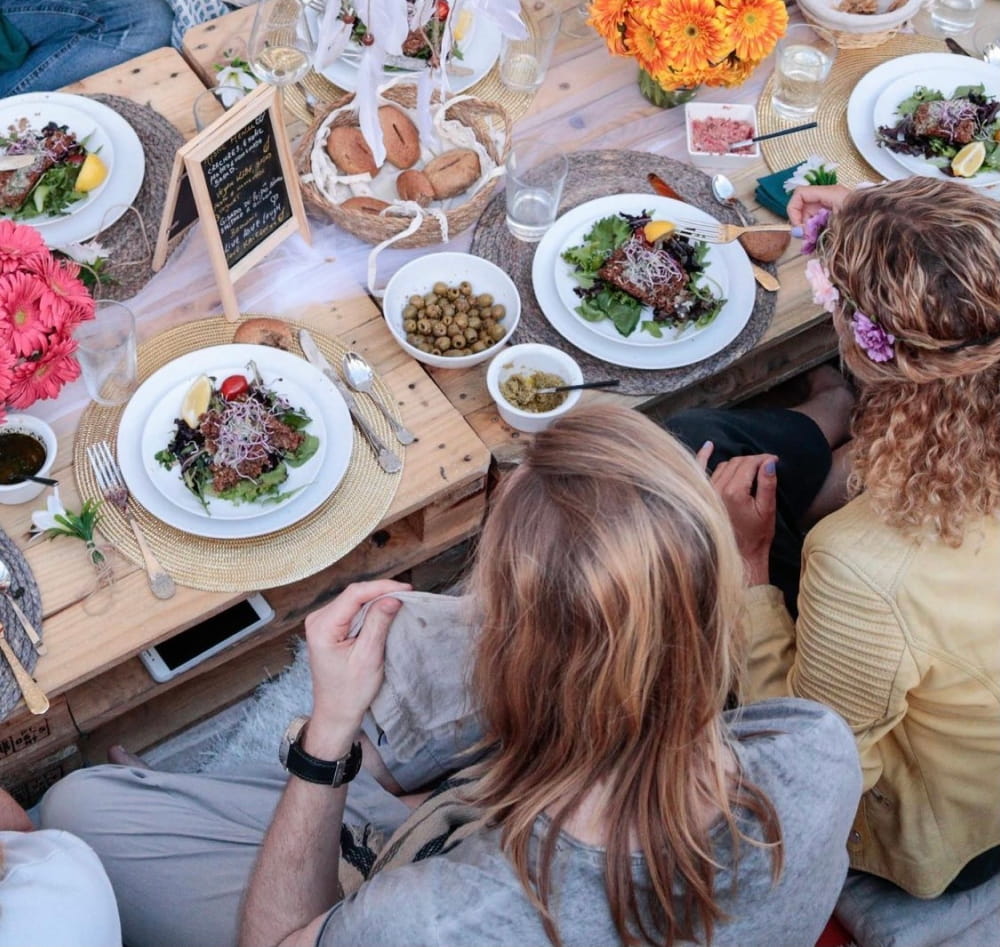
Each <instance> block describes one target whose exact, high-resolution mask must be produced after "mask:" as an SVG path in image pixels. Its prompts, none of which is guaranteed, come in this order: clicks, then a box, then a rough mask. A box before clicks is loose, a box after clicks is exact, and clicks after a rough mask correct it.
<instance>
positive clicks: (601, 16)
mask: <svg viewBox="0 0 1000 947" xmlns="http://www.w3.org/2000/svg"><path fill="white" fill-rule="evenodd" d="M629 2H630V0H593V2H592V3H591V4H590V17H589V19H588V20H587V22H588V23H589V24H590V25H591V26H592V27H593V28H594V29H595V30H597V32H598V33H600V34H601V36H603V37H604V39H605V40H606V41H607V44H608V49H610V50H611V52H613V53H616V54H618V55H619V56H624V55H626V54H627V52H628V50H627V49H626V47H625V37H624V34H625V18H626V15H627V9H628V6H629Z"/></svg>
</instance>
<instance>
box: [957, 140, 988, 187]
mask: <svg viewBox="0 0 1000 947" xmlns="http://www.w3.org/2000/svg"><path fill="white" fill-rule="evenodd" d="M985 160H986V145H985V144H983V142H981V141H970V142H969V144H967V145H966V146H965V147H964V148H963V149H962V150H961V151H960V152H959V153H958V154H957V155H955V157H954V158H952V159H951V170H952V173H953V174H954V175H955V176H956V177H960V178H971V177H972V175H974V174H975V173H976V172H977V171H978V170H979V169H980V168H981V167H982V166H983V162H984V161H985Z"/></svg>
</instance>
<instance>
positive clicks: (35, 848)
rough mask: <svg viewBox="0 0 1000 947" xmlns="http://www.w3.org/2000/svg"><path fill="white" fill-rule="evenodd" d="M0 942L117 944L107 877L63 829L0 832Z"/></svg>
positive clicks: (13, 946)
mask: <svg viewBox="0 0 1000 947" xmlns="http://www.w3.org/2000/svg"><path fill="white" fill-rule="evenodd" d="M0 851H2V855H3V868H2V871H0V947H26V945H28V944H30V945H32V947H121V942H122V930H121V923H120V921H119V920H118V905H117V903H116V901H115V893H114V891H113V890H112V888H111V882H110V881H108V876H107V875H106V874H105V872H104V867H103V866H102V865H101V862H100V859H99V858H98V857H97V855H96V854H95V853H94V851H93V849H91V848H90V846H89V845H87V844H86V843H85V842H82V841H81V840H80V839H78V838H77V837H76V836H75V835H71V834H70V833H69V832H63V831H62V830H61V829H42V830H40V831H37V832H0Z"/></svg>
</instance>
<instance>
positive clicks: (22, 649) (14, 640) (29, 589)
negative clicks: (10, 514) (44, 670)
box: [0, 529, 43, 719]
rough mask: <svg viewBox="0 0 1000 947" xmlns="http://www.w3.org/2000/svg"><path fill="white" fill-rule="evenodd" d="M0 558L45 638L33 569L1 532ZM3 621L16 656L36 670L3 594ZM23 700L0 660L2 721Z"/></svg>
mask: <svg viewBox="0 0 1000 947" xmlns="http://www.w3.org/2000/svg"><path fill="white" fill-rule="evenodd" d="M0 559H2V560H3V561H4V562H6V563H7V565H8V566H9V567H10V594H11V595H12V596H13V597H14V598H15V599H16V600H17V604H18V605H20V606H21V611H23V612H24V614H25V615H27V616H28V620H29V621H30V622H31V624H32V625H34V626H35V631H37V632H38V634H39V635H42V634H43V632H42V597H41V595H40V593H39V591H38V583H37V582H36V581H35V576H34V575H33V574H32V572H31V567H30V566H29V565H28V563H27V561H26V560H25V558H24V556H22V555H21V550H20V549H18V548H17V546H16V545H14V542H13V540H11V538H10V537H9V536H8V535H7V534H6V533H5V532H4V531H3V530H2V529H0ZM0 622H2V623H3V627H4V635H5V637H6V638H7V640H8V641H9V642H10V646H11V648H12V649H13V651H14V654H16V655H17V656H18V657H19V658H20V659H21V663H22V664H23V665H24V666H25V667H26V668H27V669H28V670H29V671H32V670H34V667H35V662H36V661H37V660H38V654H37V653H36V651H35V648H34V645H32V643H31V641H30V640H29V638H28V636H27V635H26V634H25V633H24V629H23V628H22V627H21V622H20V620H19V619H18V617H17V614H16V613H15V612H14V609H13V608H11V607H10V603H9V602H8V601H7V599H6V597H5V596H3V595H0ZM20 699H21V688H19V687H18V686H17V681H15V680H14V675H13V674H12V673H11V670H10V665H8V664H7V662H6V661H5V660H3V658H0V719H3V718H4V717H6V716H7V714H9V713H10V712H11V711H12V710H13V709H14V707H15V706H17V702H18V701H19V700H20Z"/></svg>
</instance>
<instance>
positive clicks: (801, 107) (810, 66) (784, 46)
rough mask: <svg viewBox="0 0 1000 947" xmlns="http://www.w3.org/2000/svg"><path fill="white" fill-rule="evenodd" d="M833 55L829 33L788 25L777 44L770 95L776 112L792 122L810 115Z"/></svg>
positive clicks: (835, 48) (819, 29) (820, 92)
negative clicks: (772, 86)
mask: <svg viewBox="0 0 1000 947" xmlns="http://www.w3.org/2000/svg"><path fill="white" fill-rule="evenodd" d="M836 56H837V41H836V39H834V37H833V34H832V33H830V32H828V31H827V30H824V29H821V28H820V27H817V26H807V25H805V24H797V25H795V26H790V27H788V30H787V32H786V33H785V35H784V36H782V37H781V39H780V40H778V46H777V57H776V60H775V62H776V66H775V81H774V92H773V93H772V95H771V104H772V105H773V106H774V110H775V112H777V113H778V115H780V116H781V117H782V118H784V119H788V120H789V121H795V122H802V121H807V120H808V119H810V118H812V116H813V115H814V114H815V113H816V109H817V107H818V106H819V100H820V96H821V95H822V94H823V86H824V84H825V83H826V78H827V76H829V75H830V69H831V67H832V66H833V60H834V59H835V58H836Z"/></svg>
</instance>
